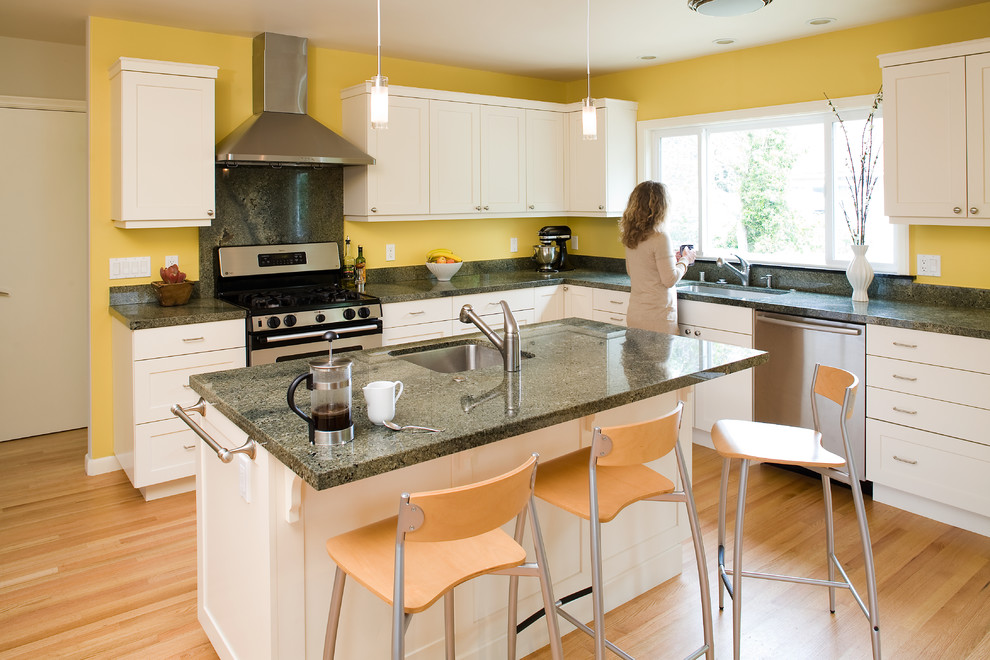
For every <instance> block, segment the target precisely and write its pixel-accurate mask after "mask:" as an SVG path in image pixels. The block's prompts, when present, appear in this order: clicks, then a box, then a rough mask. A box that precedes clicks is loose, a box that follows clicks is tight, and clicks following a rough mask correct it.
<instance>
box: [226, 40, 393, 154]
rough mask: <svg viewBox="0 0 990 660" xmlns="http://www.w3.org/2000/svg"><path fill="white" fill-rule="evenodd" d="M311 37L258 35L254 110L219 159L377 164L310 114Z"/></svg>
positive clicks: (231, 138) (255, 55) (255, 50)
mask: <svg viewBox="0 0 990 660" xmlns="http://www.w3.org/2000/svg"><path fill="white" fill-rule="evenodd" d="M306 48H307V40H306V39H304V38H301V37H291V36H287V35H284V34H275V33H273V32H265V33H262V34H259V35H258V36H256V37H255V38H254V88H253V91H254V112H255V114H254V115H253V116H252V117H251V118H249V119H248V120H246V121H245V122H244V123H243V124H241V125H240V126H238V127H237V129H236V130H234V132H233V133H231V134H230V135H228V136H227V137H225V138H224V139H223V140H221V141H220V143H219V144H218V145H217V162H219V163H231V164H246V165H297V166H318V165H372V164H374V162H375V159H374V158H372V157H371V156H369V155H368V154H366V153H364V152H363V151H361V150H360V149H358V148H357V147H355V146H354V145H353V144H351V143H350V142H348V141H347V140H345V139H344V138H342V137H340V136H339V135H337V134H336V133H334V132H333V131H331V130H330V129H329V128H327V127H326V126H324V125H323V124H321V123H320V122H318V121H316V120H315V119H313V118H312V117H310V116H309V115H307V114H306V74H307V72H306Z"/></svg>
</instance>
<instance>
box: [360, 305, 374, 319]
mask: <svg viewBox="0 0 990 660" xmlns="http://www.w3.org/2000/svg"><path fill="white" fill-rule="evenodd" d="M358 316H360V317H361V318H363V319H366V318H368V317H369V316H371V310H370V309H368V308H367V307H362V308H361V309H359V310H358Z"/></svg>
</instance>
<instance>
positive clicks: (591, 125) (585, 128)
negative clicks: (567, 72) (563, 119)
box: [581, 0, 598, 140]
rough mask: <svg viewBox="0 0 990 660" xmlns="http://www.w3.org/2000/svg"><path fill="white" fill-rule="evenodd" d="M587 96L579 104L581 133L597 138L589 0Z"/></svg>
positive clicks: (592, 138) (588, 137) (589, 3)
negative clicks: (592, 89)
mask: <svg viewBox="0 0 990 660" xmlns="http://www.w3.org/2000/svg"><path fill="white" fill-rule="evenodd" d="M587 35H588V44H587V49H586V51H585V52H586V53H587V65H588V67H587V69H588V97H587V98H586V99H584V101H583V103H582V106H581V129H582V130H581V133H582V136H583V137H584V139H585V140H597V139H598V113H597V112H596V111H595V99H593V98H591V0H588V32H587Z"/></svg>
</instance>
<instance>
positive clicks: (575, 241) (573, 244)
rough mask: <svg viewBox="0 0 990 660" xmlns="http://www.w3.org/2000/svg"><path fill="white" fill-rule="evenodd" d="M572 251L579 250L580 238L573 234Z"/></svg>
mask: <svg viewBox="0 0 990 660" xmlns="http://www.w3.org/2000/svg"><path fill="white" fill-rule="evenodd" d="M571 249H572V250H577V249H578V238H577V236H575V235H573V234H572V235H571Z"/></svg>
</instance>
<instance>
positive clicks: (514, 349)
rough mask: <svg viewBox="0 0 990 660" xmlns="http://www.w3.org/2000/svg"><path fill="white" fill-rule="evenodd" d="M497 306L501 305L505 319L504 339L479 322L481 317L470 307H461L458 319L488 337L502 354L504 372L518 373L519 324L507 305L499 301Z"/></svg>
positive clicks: (481, 321) (520, 352) (520, 356)
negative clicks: (471, 324)
mask: <svg viewBox="0 0 990 660" xmlns="http://www.w3.org/2000/svg"><path fill="white" fill-rule="evenodd" d="M499 304H501V305H502V315H503V316H504V317H505V338H504V339H503V338H502V337H499V336H498V335H497V334H495V331H494V330H492V329H491V328H490V327H488V324H487V323H485V322H484V321H483V320H481V317H480V316H478V314H477V313H476V312H475V311H474V309H473V308H472V307H471V305H464V306H463V307H461V313H460V316H458V318H459V319H460V321H461V323H474V324H475V325H476V326H477V327H478V330H481V333H482V334H483V335H485V336H486V337H488V339H489V341H491V342H492V343H493V344H494V345H495V348H497V349H498V351H499V353H501V354H502V364H503V365H505V370H506V371H519V363H520V362H522V349H521V348H520V343H519V324H518V323H516V317H514V316H513V315H512V310H510V309H509V303H507V302H505V301H504V300H500V301H499Z"/></svg>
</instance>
